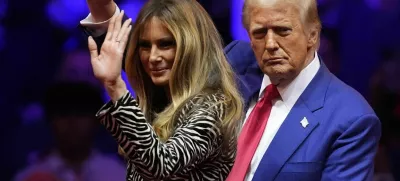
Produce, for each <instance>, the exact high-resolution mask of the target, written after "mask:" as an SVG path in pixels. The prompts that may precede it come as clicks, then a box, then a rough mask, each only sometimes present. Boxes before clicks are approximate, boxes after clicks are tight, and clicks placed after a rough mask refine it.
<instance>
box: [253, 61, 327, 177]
mask: <svg viewBox="0 0 400 181" xmlns="http://www.w3.org/2000/svg"><path fill="white" fill-rule="evenodd" d="M320 60H321V67H320V69H319V70H318V72H317V74H316V75H315V77H314V78H313V80H312V81H311V82H310V84H309V85H308V86H307V88H306V89H305V90H304V92H303V93H302V95H301V96H300V98H299V99H298V100H297V102H296V104H295V105H294V106H293V108H292V110H291V111H290V112H289V114H288V116H287V117H286V119H285V121H284V122H283V123H282V125H281V127H280V128H279V130H278V132H277V133H276V135H275V137H274V139H273V140H272V142H271V144H270V145H269V147H268V149H267V151H266V152H265V154H264V156H263V158H262V160H261V162H260V164H259V165H258V167H257V170H256V173H255V174H254V177H253V180H260V181H261V180H262V181H270V180H271V181H272V180H274V179H275V177H276V176H277V174H278V173H279V171H280V170H281V169H282V167H283V165H284V164H285V163H286V162H287V160H289V158H290V157H291V156H292V155H293V154H294V153H295V151H296V150H297V149H298V147H299V146H300V145H301V144H302V143H303V142H304V141H305V140H306V139H307V137H308V136H309V135H310V134H311V133H312V131H313V130H314V129H315V128H316V127H317V126H318V125H319V120H318V118H316V117H315V116H314V114H313V112H314V111H316V110H318V109H321V108H322V107H323V104H324V101H325V95H326V91H327V89H328V85H329V83H330V80H331V79H332V75H331V73H330V72H329V70H328V69H327V68H326V66H325V65H324V64H323V62H322V59H320ZM304 118H306V119H307V121H308V125H307V126H305V127H303V125H302V124H301V121H302V120H303V119H304Z"/></svg>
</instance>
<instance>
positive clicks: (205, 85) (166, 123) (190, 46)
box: [125, 0, 243, 143]
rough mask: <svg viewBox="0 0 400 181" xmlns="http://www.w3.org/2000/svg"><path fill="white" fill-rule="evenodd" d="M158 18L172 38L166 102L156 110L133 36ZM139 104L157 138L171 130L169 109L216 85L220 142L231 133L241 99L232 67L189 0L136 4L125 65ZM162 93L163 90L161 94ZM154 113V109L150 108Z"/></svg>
mask: <svg viewBox="0 0 400 181" xmlns="http://www.w3.org/2000/svg"><path fill="white" fill-rule="evenodd" d="M153 17H156V18H158V19H159V20H160V21H161V22H162V23H163V24H164V26H165V27H166V28H167V29H168V30H169V31H170V32H171V34H172V35H173V37H174V39H175V42H176V55H175V60H174V64H173V67H172V70H171V72H172V73H171V77H170V79H169V89H170V90H169V92H170V95H171V100H170V101H171V102H170V104H169V105H168V106H167V107H166V108H165V109H163V111H162V112H159V113H157V111H156V108H155V106H154V105H155V104H156V101H157V100H154V99H155V95H157V94H158V93H157V92H156V91H157V90H160V89H162V88H161V87H156V86H155V85H154V84H153V83H152V81H151V79H150V77H149V76H148V75H147V74H146V72H145V70H144V68H143V65H142V64H141V61H140V59H139V52H138V41H139V37H140V35H141V33H142V32H143V31H145V30H144V27H145V25H146V23H148V22H149V21H150V20H151V19H152V18H153ZM125 69H126V73H127V75H128V79H129V82H130V84H131V85H132V87H133V89H134V90H135V93H136V95H137V98H138V100H139V105H140V107H141V109H142V110H143V112H144V114H145V117H146V119H147V120H149V122H151V123H152V125H153V127H154V129H155V130H156V132H157V134H158V136H159V138H160V139H161V140H163V141H166V140H167V139H168V138H169V137H170V136H171V135H172V134H173V132H174V125H175V123H176V119H175V116H176V115H175V114H176V113H177V112H178V110H179V109H180V108H181V107H182V105H184V104H185V103H186V101H188V100H189V99H190V98H192V97H193V96H195V95H198V94H202V93H205V92H206V90H214V91H215V90H219V91H221V92H222V93H223V94H224V96H225V99H224V100H221V101H222V102H221V103H223V104H225V107H226V110H225V113H224V116H223V118H222V120H221V130H222V133H223V136H224V143H227V142H228V141H229V140H231V139H232V138H233V137H236V134H237V132H238V126H239V123H240V121H241V119H242V116H243V103H242V99H241V96H240V94H239V92H238V90H237V87H236V84H235V81H234V73H233V71H232V69H231V67H230V65H229V63H228V62H227V60H226V57H225V54H224V52H223V46H222V40H221V37H220V35H219V34H218V31H217V29H216V27H215V26H214V24H213V22H212V20H211V18H210V17H209V15H208V14H207V12H206V11H205V10H204V9H203V7H202V6H201V5H200V4H199V3H198V2H197V1H195V0H150V1H148V2H147V3H146V4H145V5H144V7H143V8H142V9H141V11H140V13H139V15H138V17H137V19H136V21H135V24H134V26H133V33H132V34H131V39H130V44H129V49H128V53H127V57H126V65H125ZM164 96H166V95H165V94H164ZM156 113H157V114H156Z"/></svg>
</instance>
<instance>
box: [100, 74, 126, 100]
mask: <svg viewBox="0 0 400 181" xmlns="http://www.w3.org/2000/svg"><path fill="white" fill-rule="evenodd" d="M104 87H105V89H106V91H107V93H108V96H110V98H111V100H112V101H113V102H117V101H118V100H119V99H120V98H121V97H122V96H124V95H125V94H126V92H128V89H127V88H126V84H125V82H124V80H123V79H122V77H120V78H118V79H117V80H116V81H112V82H106V83H104Z"/></svg>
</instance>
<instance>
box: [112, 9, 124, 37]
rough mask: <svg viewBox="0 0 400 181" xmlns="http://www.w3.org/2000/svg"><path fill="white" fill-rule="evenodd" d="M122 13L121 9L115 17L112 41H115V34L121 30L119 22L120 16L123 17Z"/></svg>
mask: <svg viewBox="0 0 400 181" xmlns="http://www.w3.org/2000/svg"><path fill="white" fill-rule="evenodd" d="M124 13H125V12H124V10H122V11H121V13H119V15H118V16H117V18H116V19H115V25H114V32H113V34H112V40H113V41H117V36H118V34H119V32H120V30H121V22H122V18H123V17H124Z"/></svg>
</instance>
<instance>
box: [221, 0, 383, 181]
mask: <svg viewBox="0 0 400 181" xmlns="http://www.w3.org/2000/svg"><path fill="white" fill-rule="evenodd" d="M243 24H244V26H245V28H246V29H247V31H248V34H249V36H250V40H251V47H252V50H253V52H254V55H255V59H256V60H257V61H255V60H254V61H252V60H253V58H254V57H251V56H250V53H248V52H250V51H251V50H250V46H248V45H247V44H246V43H243V42H234V43H231V45H228V47H227V48H226V49H227V51H228V54H227V55H228V57H229V58H230V61H232V65H233V66H234V67H235V68H236V67H239V66H240V65H241V67H240V68H239V69H237V72H238V74H239V75H240V77H241V79H242V80H243V83H244V86H243V87H245V88H242V89H243V91H242V93H243V94H244V97H245V99H246V100H249V103H250V108H249V110H248V112H247V116H246V121H245V124H244V127H243V130H242V132H241V134H240V136H239V142H238V155H237V158H236V162H235V165H234V166H233V169H232V172H231V174H230V175H229V177H228V179H227V180H228V181H239V180H240V181H242V180H262V181H269V180H285V181H286V180H296V181H299V180H307V181H309V180H372V176H373V172H374V165H373V164H374V157H375V153H376V149H377V145H378V141H379V139H380V135H381V130H380V129H381V125H380V121H379V119H378V118H377V117H376V115H375V113H374V112H373V110H372V109H371V108H370V106H369V105H368V103H367V102H366V101H365V100H364V98H363V97H362V96H361V95H360V94H359V93H357V92H356V91H355V90H353V89H352V88H350V87H349V86H347V85H346V84H344V83H343V82H342V81H340V80H339V79H337V78H336V77H335V76H334V75H333V74H331V73H330V72H329V70H328V69H327V68H326V66H325V65H324V64H323V62H322V59H321V58H320V57H319V56H318V55H317V53H316V51H317V49H318V46H319V38H320V30H321V24H320V21H319V17H318V12H317V6H316V2H315V0H246V1H245V5H244V8H243ZM235 49H236V50H235ZM244 55H246V56H245V57H243V56H244ZM250 59H252V60H250ZM243 60H246V61H243ZM256 62H257V63H258V67H259V69H260V70H261V72H260V71H255V67H257V63H256ZM243 64H246V66H244V65H243ZM260 85H261V89H260ZM270 85H272V86H270ZM266 87H272V88H270V89H268V88H266ZM274 90H275V91H276V90H277V91H278V93H279V94H278V95H277V96H276V97H274V98H273V99H272V100H268V101H265V99H266V98H264V96H265V97H268V94H271V93H270V92H272V94H274V93H273V92H274ZM265 94H267V95H265ZM275 94H276V93H275ZM254 98H255V99H254ZM257 98H258V99H259V100H258V101H257ZM262 101H265V102H262ZM256 102H257V103H256ZM260 102H262V104H260ZM268 105H269V108H264V107H268ZM260 109H263V110H264V111H259V110H260ZM252 112H253V113H252ZM265 112H268V113H269V114H266V115H265ZM256 113H258V114H256ZM263 113H264V115H263ZM267 121H268V123H265V122H267ZM256 123H257V124H256ZM254 124H256V125H258V126H253V127H252V125H254ZM265 124H266V126H265ZM264 126H265V128H264ZM257 128H258V129H257ZM258 133H260V134H259V135H258Z"/></svg>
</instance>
